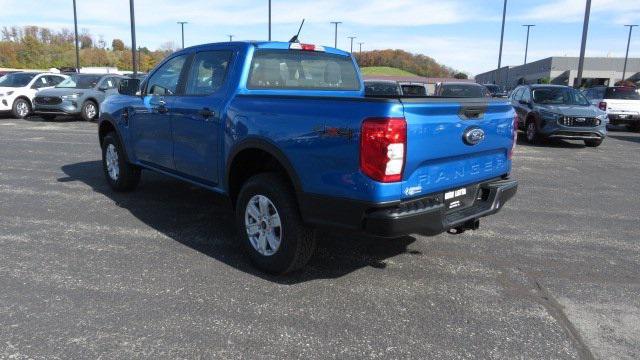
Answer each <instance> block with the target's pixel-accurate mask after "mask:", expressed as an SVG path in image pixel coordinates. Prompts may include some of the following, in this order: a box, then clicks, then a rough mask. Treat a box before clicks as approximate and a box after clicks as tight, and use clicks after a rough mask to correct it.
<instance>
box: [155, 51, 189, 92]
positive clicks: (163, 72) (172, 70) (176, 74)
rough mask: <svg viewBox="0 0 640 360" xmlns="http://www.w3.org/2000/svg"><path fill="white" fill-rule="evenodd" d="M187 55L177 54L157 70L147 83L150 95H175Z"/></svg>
mask: <svg viewBox="0 0 640 360" xmlns="http://www.w3.org/2000/svg"><path fill="white" fill-rule="evenodd" d="M186 59H187V55H180V56H176V57H174V58H173V59H170V60H169V61H167V62H166V63H164V64H163V65H162V66H161V67H160V68H159V69H158V70H156V72H155V73H153V75H151V78H149V82H148V83H147V93H148V94H150V95H175V93H176V90H177V89H178V82H179V81H180V73H181V72H182V67H183V66H184V63H185V60H186Z"/></svg>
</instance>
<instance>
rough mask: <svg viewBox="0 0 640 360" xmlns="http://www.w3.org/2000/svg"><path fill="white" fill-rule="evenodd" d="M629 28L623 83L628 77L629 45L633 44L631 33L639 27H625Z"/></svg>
mask: <svg viewBox="0 0 640 360" xmlns="http://www.w3.org/2000/svg"><path fill="white" fill-rule="evenodd" d="M625 26H628V27H629V38H628V39H627V53H626V55H625V56H624V69H623V70H622V81H624V78H625V77H626V75H627V60H629V44H631V31H633V28H634V27H636V26H638V25H625Z"/></svg>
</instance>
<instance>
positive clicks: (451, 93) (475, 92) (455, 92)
mask: <svg viewBox="0 0 640 360" xmlns="http://www.w3.org/2000/svg"><path fill="white" fill-rule="evenodd" d="M485 91H486V90H485V89H484V87H482V86H477V85H462V84H461V85H446V84H445V85H442V92H441V93H440V96H443V97H465V98H466V97H483V96H485Z"/></svg>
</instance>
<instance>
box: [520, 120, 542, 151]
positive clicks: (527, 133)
mask: <svg viewBox="0 0 640 360" xmlns="http://www.w3.org/2000/svg"><path fill="white" fill-rule="evenodd" d="M524 138H525V139H526V140H527V142H528V143H529V144H532V145H535V144H539V143H540V142H541V139H542V138H541V136H540V133H539V132H538V125H537V124H536V121H535V120H533V119H529V120H528V121H527V123H526V124H525V128H524Z"/></svg>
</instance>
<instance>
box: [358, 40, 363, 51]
mask: <svg viewBox="0 0 640 360" xmlns="http://www.w3.org/2000/svg"><path fill="white" fill-rule="evenodd" d="M362 44H364V43H363V42H359V43H358V45H360V54H362Z"/></svg>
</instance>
